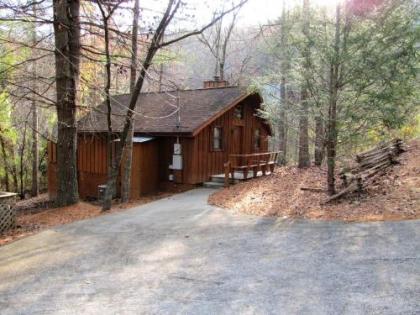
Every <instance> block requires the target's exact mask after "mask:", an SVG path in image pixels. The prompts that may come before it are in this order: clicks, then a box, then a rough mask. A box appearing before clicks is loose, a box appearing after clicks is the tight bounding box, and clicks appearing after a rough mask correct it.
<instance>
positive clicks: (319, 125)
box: [314, 115, 325, 166]
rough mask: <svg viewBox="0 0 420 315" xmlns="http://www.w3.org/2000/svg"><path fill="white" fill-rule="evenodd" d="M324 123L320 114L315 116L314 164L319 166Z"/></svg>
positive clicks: (321, 154) (322, 146)
mask: <svg viewBox="0 0 420 315" xmlns="http://www.w3.org/2000/svg"><path fill="white" fill-rule="evenodd" d="M324 143H325V142H324V123H323V121H322V117H321V116H319V115H318V116H316V117H315V154H314V157H315V165H317V166H321V164H322V161H323V160H324Z"/></svg>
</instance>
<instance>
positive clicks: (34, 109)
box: [31, 4, 39, 197]
mask: <svg viewBox="0 0 420 315" xmlns="http://www.w3.org/2000/svg"><path fill="white" fill-rule="evenodd" d="M32 7H33V13H34V18H36V16H37V15H36V13H37V12H36V4H33V6H32ZM36 42H37V36H36V24H35V23H34V25H33V33H32V43H33V45H34V46H35V45H36ZM35 51H36V50H35ZM32 67H33V87H32V89H33V90H34V91H37V63H36V61H33V63H32ZM38 151H39V150H38V108H37V106H36V101H35V98H34V99H33V100H32V189H31V190H32V193H31V195H32V197H35V196H38V194H39V185H38V183H39V176H38V166H39V152H38Z"/></svg>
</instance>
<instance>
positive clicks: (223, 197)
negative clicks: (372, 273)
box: [209, 140, 420, 221]
mask: <svg viewBox="0 0 420 315" xmlns="http://www.w3.org/2000/svg"><path fill="white" fill-rule="evenodd" d="M400 161H401V165H398V166H396V167H394V168H393V169H391V170H390V171H389V172H388V173H387V174H386V175H385V176H383V177H381V178H379V179H378V180H377V181H376V182H375V183H374V185H371V186H369V187H368V190H367V192H366V193H365V194H363V195H361V196H352V197H350V198H347V199H344V200H341V201H339V202H334V203H331V204H328V205H323V206H321V205H320V202H321V201H323V200H325V199H326V197H327V196H326V193H325V192H311V191H302V190H301V187H310V188H314V187H315V188H323V187H326V183H325V180H326V170H325V169H320V168H317V167H311V168H309V169H305V170H301V169H297V168H295V167H278V168H277V170H276V171H275V173H274V174H273V175H271V176H266V177H261V178H257V179H253V180H249V181H247V182H243V183H240V184H237V185H234V186H231V187H229V188H226V189H222V190H220V191H217V192H215V193H214V194H213V195H212V196H210V198H209V202H210V203H211V204H213V205H217V206H220V207H223V208H227V209H234V210H237V211H240V212H243V213H247V214H255V215H263V216H280V217H292V218H309V219H323V220H345V221H377V220H401V219H416V218H420V141H419V140H416V141H412V142H410V146H409V148H408V151H407V152H406V153H403V154H402V156H401V158H400Z"/></svg>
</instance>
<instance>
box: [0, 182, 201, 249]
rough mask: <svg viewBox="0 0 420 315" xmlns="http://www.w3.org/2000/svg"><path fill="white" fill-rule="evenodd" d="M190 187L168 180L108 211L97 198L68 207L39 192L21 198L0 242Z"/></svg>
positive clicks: (113, 210)
mask: <svg viewBox="0 0 420 315" xmlns="http://www.w3.org/2000/svg"><path fill="white" fill-rule="evenodd" d="M193 187H194V186H191V185H179V184H172V183H167V184H165V185H163V186H162V187H161V189H160V191H159V192H158V193H157V194H155V195H151V196H145V197H142V198H140V199H137V200H132V201H130V202H128V203H126V204H119V203H118V202H116V203H115V204H114V205H113V207H112V209H111V210H110V211H107V212H102V211H101V206H100V205H99V204H98V203H97V202H96V203H95V202H93V203H88V202H79V203H78V204H76V205H72V206H68V207H63V208H54V207H52V202H50V201H49V199H48V194H42V195H39V196H38V197H35V198H30V199H27V200H22V201H19V202H18V203H17V204H16V212H17V224H16V228H15V229H12V230H9V231H7V232H5V233H2V234H0V246H2V245H5V244H7V243H10V242H12V241H15V240H17V239H20V238H22V237H26V236H29V235H32V234H34V233H38V232H40V231H42V230H45V229H46V228H49V227H53V226H58V225H62V224H66V223H71V222H74V221H79V220H84V219H88V218H93V217H97V216H100V215H106V214H109V213H114V212H120V211H124V210H126V209H129V208H132V207H135V206H138V205H142V204H145V203H148V202H152V201H154V200H158V199H161V198H165V197H169V196H171V195H173V194H176V193H180V192H184V191H187V190H189V189H192V188H193Z"/></svg>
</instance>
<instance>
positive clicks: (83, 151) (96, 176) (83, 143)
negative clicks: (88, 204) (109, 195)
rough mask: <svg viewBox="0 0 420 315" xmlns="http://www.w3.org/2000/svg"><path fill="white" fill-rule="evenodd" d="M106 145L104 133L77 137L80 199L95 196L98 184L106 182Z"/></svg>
mask: <svg viewBox="0 0 420 315" xmlns="http://www.w3.org/2000/svg"><path fill="white" fill-rule="evenodd" d="M106 152H107V146H106V138H105V135H101V134H97V135H81V136H79V137H78V150H77V170H78V179H79V195H80V197H81V198H82V199H85V198H88V197H93V198H94V197H97V195H98V186H99V185H104V184H106V182H107V154H106Z"/></svg>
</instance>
